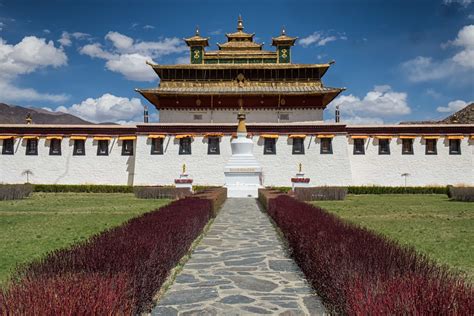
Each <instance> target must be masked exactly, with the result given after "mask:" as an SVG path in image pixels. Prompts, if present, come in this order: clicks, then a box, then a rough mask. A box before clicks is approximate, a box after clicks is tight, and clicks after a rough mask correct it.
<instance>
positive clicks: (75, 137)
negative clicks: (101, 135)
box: [71, 135, 87, 140]
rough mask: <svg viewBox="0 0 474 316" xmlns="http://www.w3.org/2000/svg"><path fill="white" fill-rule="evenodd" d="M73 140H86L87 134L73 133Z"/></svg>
mask: <svg viewBox="0 0 474 316" xmlns="http://www.w3.org/2000/svg"><path fill="white" fill-rule="evenodd" d="M71 139H72V140H86V139H87V136H85V135H71Z"/></svg>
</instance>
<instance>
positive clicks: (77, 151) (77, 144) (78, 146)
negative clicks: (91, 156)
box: [72, 139, 86, 156]
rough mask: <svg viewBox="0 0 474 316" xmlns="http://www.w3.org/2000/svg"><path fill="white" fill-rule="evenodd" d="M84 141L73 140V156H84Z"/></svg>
mask: <svg viewBox="0 0 474 316" xmlns="http://www.w3.org/2000/svg"><path fill="white" fill-rule="evenodd" d="M85 142H86V141H85V140H83V139H75V140H74V150H73V152H72V155H73V156H84V155H85V154H86V147H85Z"/></svg>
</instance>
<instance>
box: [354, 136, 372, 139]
mask: <svg viewBox="0 0 474 316" xmlns="http://www.w3.org/2000/svg"><path fill="white" fill-rule="evenodd" d="M351 138H352V139H367V138H369V136H367V135H351Z"/></svg>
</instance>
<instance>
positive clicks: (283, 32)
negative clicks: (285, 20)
mask: <svg viewBox="0 0 474 316" xmlns="http://www.w3.org/2000/svg"><path fill="white" fill-rule="evenodd" d="M281 35H286V30H285V26H284V25H283V26H282V27H281Z"/></svg>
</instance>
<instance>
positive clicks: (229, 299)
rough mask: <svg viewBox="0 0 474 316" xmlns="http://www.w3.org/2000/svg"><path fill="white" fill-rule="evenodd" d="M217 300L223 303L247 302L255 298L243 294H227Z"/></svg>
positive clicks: (253, 300)
mask: <svg viewBox="0 0 474 316" xmlns="http://www.w3.org/2000/svg"><path fill="white" fill-rule="evenodd" d="M219 302H221V303H224V304H247V303H252V302H255V299H254V298H250V297H248V296H245V295H229V296H226V297H224V298H223V299H221V300H220V301H219Z"/></svg>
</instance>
